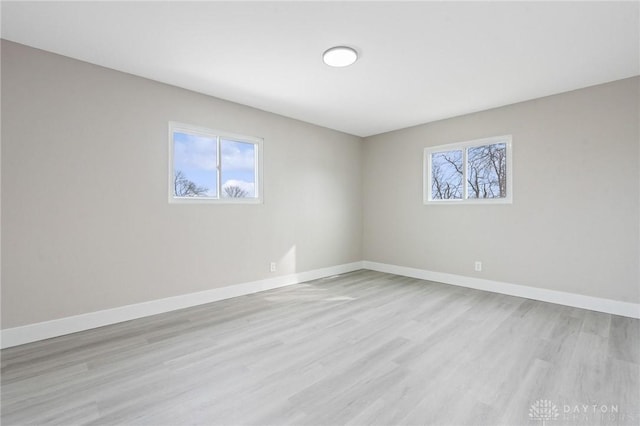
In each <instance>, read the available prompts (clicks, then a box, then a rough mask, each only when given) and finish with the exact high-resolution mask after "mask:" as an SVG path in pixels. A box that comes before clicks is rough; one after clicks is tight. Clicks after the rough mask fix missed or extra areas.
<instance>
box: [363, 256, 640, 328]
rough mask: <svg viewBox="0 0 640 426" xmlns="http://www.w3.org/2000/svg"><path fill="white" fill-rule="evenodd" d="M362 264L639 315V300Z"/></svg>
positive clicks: (602, 309)
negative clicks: (608, 297) (622, 299)
mask: <svg viewBox="0 0 640 426" xmlns="http://www.w3.org/2000/svg"><path fill="white" fill-rule="evenodd" d="M362 267H363V268H364V269H370V270H372V271H378V272H387V273H389V274H395V275H402V276H405V277H411V278H418V279H422V280H428V281H436V282H440V283H444V284H452V285H457V286H460V287H468V288H474V289H477V290H485V291H490V292H493V293H502V294H508V295H510V296H518V297H524V298H526V299H533V300H540V301H543V302H550V303H557V304H559V305H566V306H571V307H574V308H582V309H589V310H591V311H598V312H605V313H608V314H614V315H621V316H624V317H630V318H640V304H638V303H630V302H623V301H619V300H612V299H604V298H599V297H592V296H585V295H582V294H575V293H566V292H563V291H556V290H549V289H545V288H538V287H529V286H524V285H518V284H509V283H503V282H499V281H491V280H486V279H482V278H473V277H465V276H462V275H454V274H447V273H443V272H433V271H427V270H424V269H416V268H409V267H406V266H397V265H389V264H386V263H378V262H370V261H367V260H365V261H363V262H362Z"/></svg>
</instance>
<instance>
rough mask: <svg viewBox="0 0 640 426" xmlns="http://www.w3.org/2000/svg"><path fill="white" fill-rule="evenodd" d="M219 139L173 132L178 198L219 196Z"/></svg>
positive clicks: (174, 170) (174, 175)
mask: <svg viewBox="0 0 640 426" xmlns="http://www.w3.org/2000/svg"><path fill="white" fill-rule="evenodd" d="M216 145H217V142H216V138H214V137H208V136H200V135H192V134H189V133H181V132H174V133H173V194H174V196H175V197H216V196H217V194H216V188H217V187H218V185H217V168H216V165H217V160H216V151H217V146H216Z"/></svg>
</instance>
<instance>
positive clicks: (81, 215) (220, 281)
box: [2, 41, 362, 328]
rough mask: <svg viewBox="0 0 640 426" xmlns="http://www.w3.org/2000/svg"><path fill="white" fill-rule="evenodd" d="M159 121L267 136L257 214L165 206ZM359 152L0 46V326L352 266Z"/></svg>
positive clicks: (222, 105) (341, 142)
mask: <svg viewBox="0 0 640 426" xmlns="http://www.w3.org/2000/svg"><path fill="white" fill-rule="evenodd" d="M169 121H178V122H183V123H190V124H194V125H197V126H202V127H208V128H213V129H219V130H224V131H227V132H230V133H236V134H243V135H249V136H256V137H261V138H264V203H263V204H257V205H255V204H252V205H212V204H206V205H205V204H200V205H184V204H169V203H168V200H167V193H168V188H167V185H168V176H167V173H168V172H167V170H168V140H167V135H168V122H169ZM361 148H362V140H361V139H360V138H358V137H355V136H351V135H347V134H344V133H339V132H336V131H332V130H328V129H324V128H321V127H317V126H313V125H309V124H306V123H303V122H300V121H296V120H292V119H288V118H285V117H281V116H278V115H274V114H270V113H266V112H264V111H259V110H256V109H252V108H249V107H246V106H242V105H238V104H234V103H230V102H226V101H223V100H220V99H215V98H212V97H208V96H204V95H201V94H197V93H194V92H190V91H187V90H183V89H180V88H176V87H172V86H168V85H164V84H161V83H157V82H153V81H150V80H146V79H143V78H139V77H135V76H132V75H129V74H124V73H121V72H117V71H113V70H109V69H105V68H101V67H98V66H94V65H90V64H87V63H83V62H79V61H76V60H72V59H69V58H66V57H62V56H58V55H55V54H52V53H47V52H44V51H40V50H36V49H32V48H29V47H26V46H22V45H18V44H15V43H11V42H7V41H3V42H2V265H3V268H2V328H10V327H16V326H21V325H25V324H31V323H36V322H41V321H47V320H52V319H57V318H63V317H67V316H72V315H78V314H82V313H87V312H93V311H97V310H101V309H109V308H114V307H119V306H124V305H128V304H133V303H139V302H144V301H148V300H155V299H159V298H164V297H170V296H176V295H181V294H187V293H193V292H197V291H203V290H208V289H212V288H218V287H224V286H229V285H233V284H236V283H245V282H250V281H255V280H260V279H266V278H271V277H275V276H278V275H287V274H292V273H297V272H304V271H309V270H315V269H319V268H325V267H330V266H334V265H341V264H346V263H350V262H354V261H359V260H361V259H362V253H361V247H362V245H361V235H362V223H361V221H362V216H361V212H362V209H361V199H362V198H361V193H362V189H361V177H362V172H361V157H362V149H361ZM272 261H274V262H277V267H278V269H277V272H275V273H270V272H269V264H270V262H272Z"/></svg>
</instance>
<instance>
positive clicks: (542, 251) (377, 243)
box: [363, 77, 640, 303]
mask: <svg viewBox="0 0 640 426" xmlns="http://www.w3.org/2000/svg"><path fill="white" fill-rule="evenodd" d="M639 83H640V78H637V77H636V78H630V79H625V80H620V81H616V82H612V83H608V84H603V85H599V86H594V87H591V88H586V89H582V90H577V91H573V92H568V93H564V94H559V95H556V96H550V97H546V98H541V99H537V100H533V101H529V102H523V103H519V104H515V105H510V106H506V107H502V108H497V109H492V110H488V111H484V112H479V113H476V114H471V115H466V116H461V117H457V118H452V119H448V120H443V121H438V122H433V123H429V124H425V125H421V126H416V127H412V128H407V129H403V130H398V131H394V132H390V133H386V134H381V135H377V136H373V137H369V138H366V139H365V144H364V148H363V150H364V163H363V170H364V171H363V176H364V179H363V182H364V183H365V186H364V201H363V208H364V212H363V214H364V223H363V252H364V260H368V261H373V262H381V263H385V264H392V265H399V266H406V267H412V268H418V269H423V270H428V271H435V272H445V273H450V274H457V275H463V276H472V277H478V278H486V279H490V280H496V281H501V282H506V283H512V284H520V285H527V286H533V287H540V288H546V289H552V290H558V291H565V292H570V293H577V294H582V295H588V296H594V297H602V298H608V299H614V300H621V301H627V302H634V303H638V302H640V284H639V276H638V271H639V265H638V263H639V258H640V253H639V235H640V230H639V229H638V228H639V226H640V211H639V205H638V197H639V193H640V187H639V186H640V176H639V166H638V163H639V152H638V151H639V145H640V141H639V130H638V122H639V107H638V105H639V102H640V91H639ZM507 134H510V135H512V136H513V203H512V204H500V205H486V204H484V205H424V204H423V202H422V191H423V183H422V176H423V164H422V161H423V160H422V159H423V149H424V148H425V147H428V146H437V145H442V144H447V143H453V142H460V141H467V140H473V139H479V138H485V137H490V136H500V135H507ZM475 261H482V266H483V268H482V271H481V272H475V271H474V262H475Z"/></svg>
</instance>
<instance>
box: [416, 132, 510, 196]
mask: <svg viewBox="0 0 640 426" xmlns="http://www.w3.org/2000/svg"><path fill="white" fill-rule="evenodd" d="M500 143H503V144H505V145H506V151H507V152H506V161H507V164H506V166H507V188H506V190H507V196H506V197H503V198H469V191H468V185H467V169H468V163H467V150H468V149H469V148H474V147H478V146H485V145H495V144H500ZM456 150H457V151H462V165H463V176H462V184H463V188H462V191H463V195H462V198H460V199H438V198H436V199H434V198H433V197H432V190H433V189H432V181H431V180H432V173H431V169H432V164H431V157H432V154H434V153H438V152H444V151H456ZM422 165H423V175H422V184H423V191H422V194H423V203H424V204H428V205H438V204H449V205H450V204H512V203H513V160H512V136H511V135H503V136H492V137H488V138H483V139H474V140H470V141H464V142H457V143H452V144H446V145H438V146H430V147H426V148H425V149H424V157H423V160H422Z"/></svg>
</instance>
